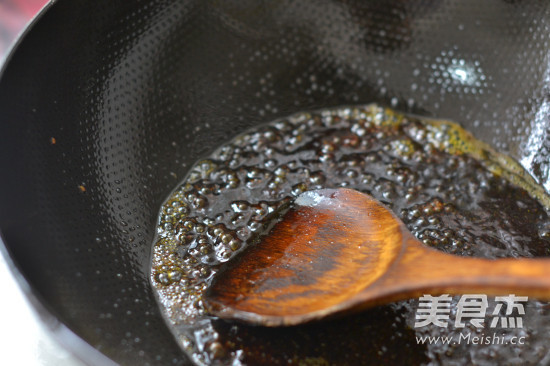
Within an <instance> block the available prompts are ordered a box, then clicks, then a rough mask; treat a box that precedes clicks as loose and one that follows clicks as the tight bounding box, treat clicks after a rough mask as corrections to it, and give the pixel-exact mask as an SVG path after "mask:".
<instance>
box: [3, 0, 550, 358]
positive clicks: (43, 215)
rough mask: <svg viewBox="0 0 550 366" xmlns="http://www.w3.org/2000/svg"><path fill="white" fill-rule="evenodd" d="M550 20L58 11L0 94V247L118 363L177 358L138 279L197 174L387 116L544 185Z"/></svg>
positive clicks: (306, 10) (537, 6) (477, 11)
mask: <svg viewBox="0 0 550 366" xmlns="http://www.w3.org/2000/svg"><path fill="white" fill-rule="evenodd" d="M549 8H550V3H548V2H544V1H522V2H515V1H496V0H492V1H483V2H479V1H475V0H469V1H458V0H449V1H442V2H440V1H429V0H428V1H419V2H410V3H409V2H406V1H400V0H395V1H387V2H379V1H344V0H342V1H329V0H325V1H312V0H308V1H274V2H264V1H261V2H260V1H242V0H239V1H217V0H212V1H175V0H174V1H173V0H140V1H137V0H135V1H128V0H94V1H84V0H59V1H56V2H54V3H53V4H52V5H51V6H50V7H49V9H48V10H47V11H46V12H45V13H44V14H42V16H41V17H40V19H39V20H38V21H36V22H35V24H34V25H33V26H32V29H30V31H28V32H27V33H26V34H25V36H24V37H23V39H22V41H21V42H20V44H19V45H18V46H17V47H16V48H15V50H14V52H13V53H12V54H11V57H10V58H9V60H8V62H7V64H6V66H5V68H4V71H3V74H2V77H1V80H0V136H1V138H2V143H1V144H0V170H1V171H2V172H3V173H2V179H0V228H1V233H2V239H3V241H4V244H5V246H6V248H7V249H8V251H9V253H10V255H11V257H12V259H13V260H14V261H15V263H16V264H17V265H18V268H19V270H20V271H21V273H22V274H23V276H24V278H25V279H26V281H28V283H29V284H30V285H31V288H32V296H36V297H37V298H38V299H40V301H41V303H42V305H43V306H44V307H45V308H46V309H47V311H48V312H49V313H50V314H52V316H54V317H55V318H57V319H59V320H60V321H61V322H62V323H63V324H65V325H66V326H67V327H68V328H69V329H71V330H72V331H73V332H74V333H75V334H76V335H78V336H79V337H81V338H82V339H83V340H85V341H86V342H87V343H89V344H90V345H92V346H93V347H94V348H96V349H97V350H99V351H100V352H102V353H103V354H105V355H107V356H108V357H109V358H110V359H112V360H114V361H116V362H117V363H121V364H130V365H147V364H149V365H153V364H186V363H188V362H189V361H188V360H187V359H186V358H185V356H184V355H183V353H182V352H181V351H180V348H179V347H178V345H177V343H176V341H175V340H174V339H173V338H172V336H171V334H170V332H169V331H168V329H167V327H166V326H165V323H164V321H163V319H162V316H161V314H160V311H159V307H158V306H157V304H156V300H155V297H154V295H153V292H152V290H151V286H150V284H149V277H148V273H149V264H150V251H151V245H152V242H153V236H154V233H155V225H156V220H157V213H158V210H159V207H160V205H161V204H162V202H163V200H164V199H165V198H166V197H167V195H168V194H169V193H170V191H171V190H172V189H173V188H174V187H175V186H176V184H177V183H178V182H179V181H181V179H182V178H183V177H184V176H185V174H186V172H187V170H188V169H189V167H190V165H192V164H193V162H194V161H195V160H197V159H198V158H200V157H201V156H204V155H205V154H207V153H208V152H209V151H211V150H212V149H213V148H215V147H216V146H217V145H219V144H221V143H223V142H225V141H227V140H228V139H229V138H230V137H231V136H234V135H236V134H238V133H239V132H241V131H243V130H245V129H247V128H249V127H251V126H254V125H257V124H260V123H263V122H267V121H270V120H273V119H275V118H277V117H281V116H285V115H289V114H291V113H293V112H296V111H300V110H306V109H314V108H320V107H327V106H337V105H343V104H358V103H369V102H378V103H381V104H385V105H389V106H392V107H395V108H397V109H400V110H403V111H408V112H414V113H417V114H421V115H425V116H437V117H442V118H449V119H453V120H456V121H459V122H461V123H462V124H463V125H464V126H465V127H466V128H467V129H469V130H471V131H473V132H474V134H475V135H476V136H477V137H478V138H481V139H483V140H485V141H486V142H488V143H491V144H492V145H493V146H495V147H496V148H497V149H499V150H501V151H504V152H507V153H509V154H511V155H512V156H514V157H515V158H517V159H518V160H520V161H521V162H522V164H523V165H524V166H525V168H526V169H527V170H528V171H529V172H530V173H531V174H532V175H533V176H534V177H536V179H538V181H539V182H540V183H541V184H543V185H545V187H546V188H547V189H548V187H549V184H550V179H549V174H550V166H549V160H548V156H549V149H550V137H549V131H550V130H549V127H550V124H549V119H548V118H549V114H548V111H549V105H548V103H549V101H548V98H549V88H548V83H549V80H550V74H549V72H550V69H549V67H550V66H549V61H548V60H549V55H550V52H549V47H548V46H549V42H550V30H549V28H548V27H549V21H550V11H549V10H550V9H549ZM388 347H390V348H391V344H389V345H388ZM92 357H93V356H92ZM88 361H89V362H92V363H96V362H97V363H99V362H101V361H100V360H99V359H97V358H94V359H90V357H88Z"/></svg>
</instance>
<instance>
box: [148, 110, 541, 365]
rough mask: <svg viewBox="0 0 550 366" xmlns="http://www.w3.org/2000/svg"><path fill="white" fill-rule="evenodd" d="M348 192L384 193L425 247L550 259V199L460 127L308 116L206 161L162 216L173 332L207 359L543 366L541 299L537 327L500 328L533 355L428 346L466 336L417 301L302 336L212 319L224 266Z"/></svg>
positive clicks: (158, 265) (161, 293) (367, 115)
mask: <svg viewBox="0 0 550 366" xmlns="http://www.w3.org/2000/svg"><path fill="white" fill-rule="evenodd" d="M335 187H349V188H354V189H357V190H359V191H362V192H365V193H368V194H370V195H372V196H373V197H375V198H376V199H378V200H380V201H381V202H383V203H385V204H386V205H387V206H388V207H389V208H391V209H392V210H393V211H394V212H395V213H396V214H397V215H398V216H399V217H400V218H401V219H402V220H403V222H404V223H405V224H406V225H407V227H408V228H409V230H410V231H411V232H412V233H413V234H414V235H415V236H416V237H417V238H418V239H420V240H421V241H422V242H424V243H425V244H426V245H428V246H431V247H434V248H437V249H440V250H442V251H445V252H448V253H453V254H456V255H464V256H478V257H488V258H496V257H522V256H523V257H533V256H547V255H549V254H550V218H549V216H548V210H547V207H549V202H550V200H549V198H548V196H547V195H546V193H545V192H544V190H543V189H542V188H541V187H540V186H538V185H536V183H535V182H534V181H533V180H532V179H531V178H530V176H529V175H528V174H527V173H525V172H524V171H523V170H522V169H521V167H520V166H519V164H517V163H516V162H515V161H513V160H512V159H510V158H508V157H506V156H504V155H502V154H499V153H497V152H495V151H494V150H492V149H491V148H490V147H489V146H487V145H485V144H483V143H482V142H480V141H478V140H476V139H474V138H473V137H472V136H471V135H470V134H469V133H468V132H466V131H464V130H463V129H461V128H460V127H459V126H458V125H455V124H453V123H450V122H442V121H428V120H424V119H420V118H417V117H412V116H403V115H400V114H398V113H396V112H394V111H392V110H389V109H384V108H381V107H379V106H376V105H368V106H363V107H353V108H339V109H330V110H323V111H316V112H309V113H300V114H296V115H294V116H291V117H289V118H287V119H283V120H279V121H275V122H273V123H270V124H267V125H264V126H260V127H258V128H256V129H254V130H251V131H249V132H247V133H245V134H242V135H239V136H238V137H236V138H235V139H233V140H232V141H230V142H229V143H227V144H225V145H223V146H221V147H220V148H218V149H217V150H216V151H215V152H214V153H213V154H212V155H211V156H210V157H208V158H207V159H205V160H202V161H199V162H198V163H197V164H196V165H195V166H194V167H193V168H192V170H191V172H190V173H189V175H188V177H187V178H186V179H185V181H184V182H183V183H182V184H181V186H180V187H179V188H178V189H177V190H176V191H175V192H174V193H173V194H172V195H171V196H170V197H169V198H168V200H167V201H166V202H165V204H164V205H163V207H162V210H161V214H160V219H159V227H158V237H157V242H156V243H155V245H154V249H153V262H152V271H151V277H152V283H153V286H154V288H155V290H156V291H157V293H158V298H159V303H160V304H161V307H162V308H163V310H164V313H165V315H166V319H167V322H168V324H169V326H170V328H171V330H172V332H173V333H174V335H175V337H176V339H177V341H178V342H179V344H180V345H181V346H182V348H183V349H184V351H185V352H186V353H187V354H188V355H189V356H190V357H191V359H192V360H193V361H194V362H196V363H197V364H235V365H239V364H248V365H259V364H262V365H362V364H426V363H430V364H441V363H448V362H451V363H453V364H457V365H458V364H471V363H473V362H476V363H478V364H485V363H487V364H494V363H495V362H499V363H503V364H504V363H508V362H512V363H513V362H514V360H516V361H517V360H518V357H521V358H519V359H520V360H521V364H530V363H532V364H537V363H539V362H542V361H543V360H544V359H545V357H547V358H549V357H550V355H549V354H547V353H548V351H547V350H546V343H547V341H548V340H549V339H550V314H547V313H548V312H549V310H548V307H547V306H546V304H545V303H541V302H538V301H534V300H531V301H530V302H529V303H528V304H527V306H526V311H527V313H526V315H525V320H524V322H525V325H524V327H523V328H518V329H496V330H495V331H498V332H499V335H501V334H506V335H507V336H513V335H523V336H526V342H525V344H523V345H513V346H512V345H507V346H502V345H475V346H474V345H441V344H438V345H427V344H418V342H417V340H416V337H417V336H419V335H453V334H455V335H456V334H458V333H460V331H464V330H463V329H454V328H453V327H452V325H451V326H450V327H448V328H438V327H435V326H433V327H425V328H422V329H414V328H413V324H414V318H415V312H416V303H417V301H416V300H414V299H413V300H409V301H404V302H399V303H394V304H389V305H385V306H380V307H377V308H373V309H370V310H367V311H364V312H363V313H361V314H358V315H350V316H347V317H343V318H340V319H336V320H327V321H323V322H317V323H312V324H306V325H302V326H296V327H289V328H263V327H252V326H246V325H243V324H237V323H227V322H224V321H220V320H217V319H215V318H212V317H210V316H208V314H206V312H205V310H204V307H203V303H202V301H201V297H202V294H203V293H204V291H205V290H206V289H207V288H208V286H209V284H210V283H211V282H212V279H213V278H214V277H215V276H216V273H217V272H218V271H219V270H220V269H221V268H222V267H223V266H224V263H226V262H227V261H229V260H231V259H232V258H234V256H235V255H236V254H237V253H239V252H240V251H242V250H246V247H247V245H249V244H250V242H251V241H252V239H253V238H254V237H255V236H256V235H258V234H259V233H261V232H262V231H263V230H264V228H265V227H267V226H268V225H269V223H270V222H271V220H274V216H276V215H275V213H276V212H277V210H278V209H280V208H281V207H283V205H286V204H288V203H289V202H291V201H292V199H293V198H294V197H295V196H297V195H299V194H300V193H301V192H304V191H306V190H312V189H318V188H335ZM454 299H455V300H454V301H455V304H454V305H456V301H457V298H456V297H455V298H454ZM451 318H452V316H451ZM471 331H472V332H474V333H475V332H478V333H479V330H476V329H471ZM491 331H492V330H491ZM498 360H501V361H502V362H500V361H498Z"/></svg>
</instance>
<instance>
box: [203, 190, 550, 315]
mask: <svg viewBox="0 0 550 366" xmlns="http://www.w3.org/2000/svg"><path fill="white" fill-rule="evenodd" d="M427 293H429V294H431V295H437V294H444V293H478V294H479V293H482V294H489V295H500V294H508V293H514V294H517V295H528V296H535V297H539V298H550V259H528V258H526V259H498V260H489V259H482V258H472V257H458V256H454V255H450V254H446V253H443V252H440V251H438V250H435V249H430V248H428V247H426V246H424V245H423V244H422V243H421V242H419V241H418V240H417V239H416V238H414V237H413V235H412V234H411V233H410V232H409V231H408V230H407V228H406V227H405V225H404V224H403V223H402V222H401V221H400V220H399V219H398V218H397V217H396V216H394V215H393V213H392V212H391V211H390V210H388V209H387V208H386V207H384V206H383V205H382V204H381V203H380V202H378V201H376V200H375V199H373V198H371V197H369V196H367V195H365V194H363V193H360V192H357V191H355V190H352V189H343V188H341V189H322V190H317V191H309V192H305V193H303V194H301V195H300V196H299V197H298V198H297V199H296V201H295V204H294V207H293V208H292V209H291V210H290V211H288V212H287V213H286V214H285V216H284V217H283V219H282V220H281V221H280V222H278V223H277V224H276V225H275V226H274V227H273V229H272V230H271V231H270V232H269V234H268V235H266V236H265V237H264V238H263V239H262V240H261V241H260V242H259V243H258V244H257V245H255V246H253V247H251V248H249V249H248V250H247V251H245V252H244V253H243V255H242V257H241V258H240V259H239V260H237V261H236V262H234V263H233V264H231V265H230V266H229V267H228V268H227V270H226V271H225V272H223V273H221V274H220V275H219V276H218V277H217V281H216V282H215V283H214V284H213V285H212V286H211V287H210V288H209V290H208V291H207V293H206V295H205V298H204V300H205V303H206V305H207V308H208V310H209V311H210V312H211V313H212V314H214V315H216V316H218V317H220V318H225V319H237V320H241V321H245V322H249V323H253V324H260V325H266V326H280V325H294V324H300V323H304V322H308V321H311V320H314V319H320V318H324V317H327V316H329V315H336V314H341V313H344V312H346V313H347V312H349V311H357V310H361V309H364V308H367V307H370V306H373V305H376V304H381V303H387V302H392V301H396V300H403V299H407V298H412V297H417V296H419V295H422V294H427Z"/></svg>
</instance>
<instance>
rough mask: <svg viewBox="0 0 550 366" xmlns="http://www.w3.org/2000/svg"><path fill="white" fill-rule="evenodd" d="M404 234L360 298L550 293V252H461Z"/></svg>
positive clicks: (545, 295) (543, 295)
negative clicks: (493, 255)
mask: <svg viewBox="0 0 550 366" xmlns="http://www.w3.org/2000/svg"><path fill="white" fill-rule="evenodd" d="M405 240H406V245H405V246H404V249H403V252H402V253H401V254H400V256H399V257H398V258H396V260H395V262H394V263H393V265H392V267H391V269H390V270H388V271H387V273H386V274H385V275H384V276H383V277H382V278H380V279H379V280H378V281H377V282H375V283H373V284H372V285H371V286H369V287H368V288H366V289H365V290H364V291H363V292H362V295H361V297H362V298H365V299H366V298H376V299H377V300H376V302H387V301H388V300H401V299H405V298H410V297H414V296H420V295H423V294H430V295H441V294H460V293H476V294H487V295H504V294H510V293H513V294H515V295H523V296H531V297H536V298H541V299H550V258H538V259H535V258H521V259H517V258H503V259H484V258H472V257H460V256H455V255H451V254H447V253H443V252H441V251H439V250H435V249H431V248H428V247H426V246H425V245H424V244H422V243H420V242H419V241H418V240H417V239H416V238H414V237H413V236H412V235H411V234H408V233H407V235H406V236H405Z"/></svg>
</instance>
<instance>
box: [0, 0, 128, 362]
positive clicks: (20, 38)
mask: <svg viewBox="0 0 550 366" xmlns="http://www.w3.org/2000/svg"><path fill="white" fill-rule="evenodd" d="M57 3H59V0H48V2H47V3H46V4H44V6H43V7H42V8H41V9H40V11H38V13H36V14H35V15H34V16H33V17H32V18H31V19H30V20H29V21H28V23H27V24H26V25H25V27H24V28H23V29H22V30H21V31H20V32H19V33H18V34H17V36H16V37H15V39H14V40H13V41H12V42H11V44H10V45H9V46H8V47H7V49H6V53H5V55H4V56H3V57H2V58H1V59H0V82H1V80H2V79H3V78H4V76H5V74H6V70H7V68H8V65H9V64H10V62H11V60H12V58H13V56H14V54H15V53H16V52H17V50H18V49H19V48H20V47H21V44H23V43H24V42H25V39H26V38H27V36H28V34H29V33H31V32H32V31H33V29H34V28H35V26H36V24H37V23H39V22H40V21H41V19H42V18H43V17H44V14H45V13H47V12H48V11H49V10H50V9H51V8H52V7H53V6H55V5H56V4H57ZM0 256H1V257H2V258H3V259H4V260H5V261H6V264H7V267H8V271H9V273H10V274H11V276H12V279H13V281H14V282H15V283H16V285H17V288H18V290H19V292H20V293H21V294H23V296H24V298H25V299H26V300H27V302H28V304H29V305H30V308H31V309H32V310H31V311H32V312H33V313H34V315H36V316H37V320H36V322H38V323H39V325H40V326H42V327H43V328H45V329H46V331H47V333H48V335H49V336H50V337H51V338H52V339H53V340H54V342H55V343H57V345H59V347H61V348H63V349H64V350H66V351H68V352H69V353H70V354H71V355H72V356H74V357H75V358H76V359H78V360H79V361H81V362H82V363H84V364H86V365H98V366H115V365H118V364H117V363H116V362H115V361H113V360H111V359H110V358H109V357H107V356H106V355H104V354H103V353H102V352H100V351H99V350H98V349H96V348H95V347H94V346H92V345H91V344H89V343H88V342H86V341H85V340H84V339H82V338H81V337H79V336H78V335H77V334H76V333H74V332H73V331H72V330H71V329H70V328H69V327H68V326H67V325H66V324H65V323H63V322H62V321H61V320H60V319H59V317H58V316H57V315H56V314H55V311H54V310H53V309H51V308H50V307H48V306H47V304H46V302H45V301H44V299H43V298H42V297H41V296H40V294H39V293H38V291H37V290H36V289H35V288H34V286H33V285H32V284H31V283H30V282H29V281H28V279H27V278H26V276H25V274H24V273H23V271H21V267H20V265H19V264H18V262H17V260H16V259H15V258H14V256H13V253H11V251H10V250H9V249H8V247H7V245H6V240H5V238H4V235H3V234H2V231H1V230H0Z"/></svg>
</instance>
